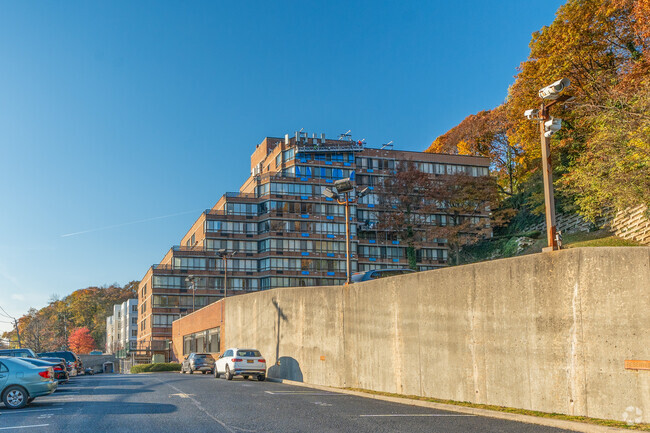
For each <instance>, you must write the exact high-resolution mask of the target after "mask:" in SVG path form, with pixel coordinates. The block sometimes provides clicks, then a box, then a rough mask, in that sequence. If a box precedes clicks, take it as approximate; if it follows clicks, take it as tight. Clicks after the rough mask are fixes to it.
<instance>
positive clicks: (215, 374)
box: [213, 367, 219, 379]
mask: <svg viewBox="0 0 650 433" xmlns="http://www.w3.org/2000/svg"><path fill="white" fill-rule="evenodd" d="M213 374H214V378H215V379H219V371H217V367H214V372H213Z"/></svg>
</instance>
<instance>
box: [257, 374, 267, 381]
mask: <svg viewBox="0 0 650 433" xmlns="http://www.w3.org/2000/svg"><path fill="white" fill-rule="evenodd" d="M264 379H266V376H264V375H263V374H258V375H257V380H259V381H260V382H264Z"/></svg>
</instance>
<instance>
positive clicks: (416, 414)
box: [359, 413, 476, 417]
mask: <svg viewBox="0 0 650 433" xmlns="http://www.w3.org/2000/svg"><path fill="white" fill-rule="evenodd" d="M359 416H361V417H390V416H476V415H461V414H459V415H452V414H444V413H392V414H386V415H359Z"/></svg>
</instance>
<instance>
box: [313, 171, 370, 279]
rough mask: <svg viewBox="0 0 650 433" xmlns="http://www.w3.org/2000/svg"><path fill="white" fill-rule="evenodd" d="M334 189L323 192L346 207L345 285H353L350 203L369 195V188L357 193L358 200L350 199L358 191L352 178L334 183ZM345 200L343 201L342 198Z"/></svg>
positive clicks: (326, 189)
mask: <svg viewBox="0 0 650 433" xmlns="http://www.w3.org/2000/svg"><path fill="white" fill-rule="evenodd" d="M334 188H336V192H334V191H332V189H330V188H325V189H324V190H323V195H324V196H325V197H327V198H330V199H333V200H336V202H337V203H338V204H340V205H345V275H346V278H345V284H346V285H348V284H351V283H352V269H351V264H352V258H351V256H350V203H352V204H354V203H356V202H357V201H359V199H360V198H361V197H363V196H365V195H366V194H368V188H367V187H366V188H364V189H362V190H361V191H358V192H357V193H356V198H354V199H350V197H349V194H350V193H351V192H352V191H356V187H355V186H354V185H352V181H351V180H350V178H346V179H339V180H337V181H336V182H334ZM341 197H342V198H343V200H341V199H340V198H341Z"/></svg>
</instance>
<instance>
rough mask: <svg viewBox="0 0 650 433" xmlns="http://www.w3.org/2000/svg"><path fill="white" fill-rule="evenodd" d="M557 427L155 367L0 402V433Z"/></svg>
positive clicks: (530, 432) (544, 430)
mask: <svg viewBox="0 0 650 433" xmlns="http://www.w3.org/2000/svg"><path fill="white" fill-rule="evenodd" d="M5 431H8V432H26V433H29V432H32V431H33V432H35V433H36V432H39V433H40V432H43V433H50V432H61V433H64V432H65V433H85V432H90V433H119V432H136V433H149V432H151V433H154V432H155V433H161V432H174V433H182V432H188V433H190V432H191V433H204V432H228V433H239V432H246V433H248V432H282V433H289V432H372V433H377V432H409V433H418V432H444V433H455V432H458V433H460V432H462V433H467V432H476V433H479V432H480V433H488V432H499V433H509V432H512V433H551V432H553V433H559V432H564V431H566V430H559V429H555V428H551V427H544V426H538V425H532V424H523V423H518V422H514V421H504V420H499V419H494V418H484V417H479V416H471V415H465V414H461V413H454V412H445V411H439V410H433V409H427V408H422V407H416V406H410V405H407V404H397V403H390V402H384V401H379V400H374V399H370V398H362V397H356V396H350V395H345V394H338V393H334V392H325V391H319V390H312V389H309V388H303V387H296V386H290V385H285V384H280V383H273V382H268V381H267V382H258V381H253V380H244V379H241V378H235V379H234V380H232V381H227V380H225V379H223V378H222V379H214V377H212V376H210V375H197V374H194V375H188V374H185V375H181V374H178V373H156V374H140V375H117V374H116V375H106V374H104V375H97V376H87V377H84V376H81V377H76V378H72V379H71V381H70V383H69V384H67V385H62V386H60V387H59V389H58V390H57V391H56V392H55V393H54V394H52V395H50V396H48V397H41V398H37V399H36V400H34V401H33V402H32V404H31V405H30V406H28V407H27V408H25V409H22V410H8V409H6V408H5V407H4V405H0V433H4V432H5Z"/></svg>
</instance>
